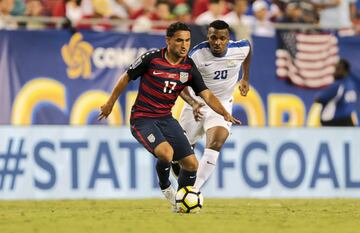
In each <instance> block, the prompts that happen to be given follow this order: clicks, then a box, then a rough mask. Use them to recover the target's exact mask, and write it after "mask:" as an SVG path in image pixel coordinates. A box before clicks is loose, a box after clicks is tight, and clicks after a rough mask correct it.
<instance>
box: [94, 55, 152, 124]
mask: <svg viewBox="0 0 360 233" xmlns="http://www.w3.org/2000/svg"><path fill="white" fill-rule="evenodd" d="M150 54H153V53H151V52H147V53H145V54H143V55H142V56H140V57H139V58H138V59H136V60H135V62H134V63H133V64H131V65H130V67H129V69H128V70H127V71H126V72H125V73H123V74H122V75H121V76H120V77H119V79H118V81H117V82H116V84H115V87H114V89H113V90H112V92H111V96H110V98H109V99H108V101H107V102H106V103H105V104H104V105H103V106H101V108H100V114H99V116H98V120H101V119H103V118H107V117H108V116H109V115H110V113H111V111H112V109H113V106H114V104H115V102H116V100H117V99H118V98H119V96H120V95H121V93H122V92H123V91H124V90H125V88H126V87H127V85H128V84H129V81H130V80H135V79H137V78H138V77H140V76H141V75H143V74H144V73H145V72H146V70H147V64H148V63H149V60H150Z"/></svg>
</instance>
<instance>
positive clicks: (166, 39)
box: [165, 36, 170, 46]
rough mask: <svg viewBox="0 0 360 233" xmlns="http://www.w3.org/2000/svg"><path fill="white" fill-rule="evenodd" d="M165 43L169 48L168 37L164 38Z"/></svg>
mask: <svg viewBox="0 0 360 233" xmlns="http://www.w3.org/2000/svg"><path fill="white" fill-rule="evenodd" d="M165 41H166V45H168V46H169V42H170V37H168V36H167V37H166V39H165Z"/></svg>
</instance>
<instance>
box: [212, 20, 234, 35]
mask: <svg viewBox="0 0 360 233" xmlns="http://www.w3.org/2000/svg"><path fill="white" fill-rule="evenodd" d="M209 28H215V29H217V30H222V29H227V30H228V31H229V32H230V26H229V24H227V23H226V22H225V21H223V20H215V21H213V22H211V23H210V25H209Z"/></svg>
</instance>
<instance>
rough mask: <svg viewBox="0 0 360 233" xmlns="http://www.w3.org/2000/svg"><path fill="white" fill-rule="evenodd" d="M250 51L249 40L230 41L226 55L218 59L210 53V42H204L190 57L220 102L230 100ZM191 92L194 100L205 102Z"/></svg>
mask: <svg viewBox="0 0 360 233" xmlns="http://www.w3.org/2000/svg"><path fill="white" fill-rule="evenodd" d="M249 51H250V45H249V42H248V41H247V40H240V41H230V42H229V43H228V46H227V52H226V54H225V55H224V56H222V57H216V56H214V55H213V54H212V53H211V51H210V45H209V42H207V41H204V42H202V43H200V44H198V45H196V46H195V47H194V48H193V49H192V50H191V51H190V53H189V55H190V57H191V58H192V59H193V60H194V62H195V64H196V67H197V68H198V70H199V71H200V73H201V75H202V77H203V79H204V82H205V84H206V86H207V87H208V88H209V89H210V90H211V91H212V92H213V93H214V95H215V96H216V97H218V98H219V99H220V100H229V99H230V98H231V97H232V93H233V90H234V88H235V85H236V83H237V81H238V79H239V74H240V69H241V64H242V63H243V62H244V60H245V58H246V57H247V56H248V54H249ZM190 92H191V94H192V96H193V97H194V98H196V99H197V100H198V101H201V102H203V101H202V99H201V98H199V97H196V96H195V94H194V92H193V91H192V90H190Z"/></svg>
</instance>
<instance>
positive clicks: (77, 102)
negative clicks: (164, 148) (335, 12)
mask: <svg viewBox="0 0 360 233" xmlns="http://www.w3.org/2000/svg"><path fill="white" fill-rule="evenodd" d="M193 34H195V33H193ZM197 34H199V33H196V35H197ZM197 38H199V35H197ZM204 38H205V36H204ZM338 39H339V43H338V44H339V48H340V52H339V53H340V56H341V57H345V58H347V59H349V61H350V62H351V65H352V74H353V76H354V78H355V79H356V78H357V80H360V78H359V77H357V76H360V63H359V62H358V61H360V38H358V37H348V38H338ZM195 42H198V41H195ZM253 44H254V49H253V59H252V63H251V78H250V82H251V86H252V88H251V92H250V93H249V95H248V97H246V98H243V97H241V96H240V95H239V93H237V91H236V90H235V91H234V97H235V105H234V113H235V114H236V115H237V116H238V117H239V118H240V119H241V120H242V121H243V123H244V124H245V125H250V126H259V127H263V126H298V127H303V126H318V125H319V111H320V110H319V108H318V106H316V105H314V97H315V95H316V94H317V92H318V90H313V89H304V88H299V87H296V86H294V85H291V84H288V83H286V82H284V81H283V80H279V79H277V77H276V72H275V69H276V67H275V59H276V58H275V51H276V40H275V39H272V38H258V37H254V38H253ZM164 46H165V37H164V36H163V35H152V34H135V33H131V34H127V33H126V34H125V33H111V32H90V31H81V32H76V33H70V32H69V31H65V30H64V31H21V30H16V31H0V69H1V76H0V100H1V102H0V108H1V112H2V114H0V124H13V125H32V124H65V125H68V124H69V125H86V124H100V123H99V122H97V121H96V115H97V113H98V109H99V106H100V105H101V104H103V103H104V102H105V101H106V99H107V98H108V96H109V94H110V93H111V90H112V87H113V86H114V84H115V82H116V80H117V77H118V76H119V75H120V74H121V73H122V72H124V71H125V70H126V68H127V67H128V66H129V65H130V64H131V63H132V62H133V61H134V60H135V59H136V58H137V57H138V56H139V55H140V54H142V53H143V52H145V51H147V50H148V49H151V48H158V47H164ZM137 87H138V83H137V82H131V83H130V85H129V88H128V89H127V91H126V92H125V93H124V94H123V95H122V96H121V97H120V98H119V101H118V103H117V104H116V105H115V108H114V112H113V114H112V115H111V116H110V118H109V119H108V121H107V122H106V123H108V124H111V125H126V124H128V116H129V111H130V108H131V105H132V103H133V101H134V100H135V97H136V92H137ZM358 106H359V107H358V109H360V104H358ZM181 107H182V102H181V101H178V104H177V105H176V106H175V108H174V110H173V113H174V115H175V116H178V114H179V112H180V110H181ZM102 123H103V124H104V122H102Z"/></svg>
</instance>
